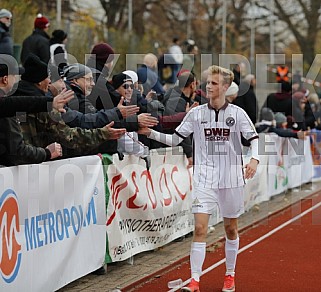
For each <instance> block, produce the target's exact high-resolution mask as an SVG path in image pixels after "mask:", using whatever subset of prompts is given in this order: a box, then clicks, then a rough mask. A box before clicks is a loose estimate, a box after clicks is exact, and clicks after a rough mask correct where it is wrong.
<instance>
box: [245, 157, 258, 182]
mask: <svg viewBox="0 0 321 292" xmlns="http://www.w3.org/2000/svg"><path fill="white" fill-rule="evenodd" d="M258 164H259V162H258V161H257V160H256V159H254V158H251V160H250V162H249V163H248V164H246V165H245V167H244V169H245V173H244V178H245V179H250V178H253V177H254V175H255V173H256V169H257V165H258Z"/></svg>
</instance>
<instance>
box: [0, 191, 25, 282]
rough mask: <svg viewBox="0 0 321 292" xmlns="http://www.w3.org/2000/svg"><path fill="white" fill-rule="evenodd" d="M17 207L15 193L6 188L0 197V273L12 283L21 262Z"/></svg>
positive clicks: (5, 279) (6, 280)
mask: <svg viewBox="0 0 321 292" xmlns="http://www.w3.org/2000/svg"><path fill="white" fill-rule="evenodd" d="M19 224H20V223H19V207H18V201H17V195H16V193H15V192H14V191H13V190H11V189H7V190H6V191H5V192H4V193H3V194H2V195H1V197H0V243H1V247H0V273H1V276H2V278H3V280H4V281H5V282H7V283H12V282H13V281H14V280H15V278H16V277H17V275H18V272H19V268H20V264H21V245H20V244H19V243H18V241H17V236H18V234H19V232H20V225H19Z"/></svg>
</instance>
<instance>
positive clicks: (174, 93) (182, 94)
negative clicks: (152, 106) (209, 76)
mask: <svg viewBox="0 0 321 292" xmlns="http://www.w3.org/2000/svg"><path fill="white" fill-rule="evenodd" d="M195 90H196V78H195V76H194V74H193V73H191V72H189V71H188V72H184V73H182V74H180V75H179V76H178V86H175V87H174V88H171V89H169V90H168V91H167V92H166V93H165V96H164V102H163V103H164V105H165V113H164V114H165V115H172V114H174V113H179V112H184V111H185V110H186V105H187V104H189V105H192V103H193V98H194V94H195Z"/></svg>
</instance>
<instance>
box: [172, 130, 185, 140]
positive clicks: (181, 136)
mask: <svg viewBox="0 0 321 292" xmlns="http://www.w3.org/2000/svg"><path fill="white" fill-rule="evenodd" d="M174 133H175V134H176V135H177V136H179V137H180V138H182V139H185V138H186V137H184V136H183V135H181V134H180V133H178V132H177V131H176V130H175V131H174Z"/></svg>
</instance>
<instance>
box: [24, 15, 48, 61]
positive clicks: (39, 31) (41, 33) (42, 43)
mask: <svg viewBox="0 0 321 292" xmlns="http://www.w3.org/2000/svg"><path fill="white" fill-rule="evenodd" d="M49 26H50V23H49V20H48V18H46V17H44V16H42V14H38V15H37V17H36V18H35V21H34V31H33V32H32V34H31V35H30V36H28V37H27V38H26V39H25V40H24V41H23V43H22V49H21V57H20V58H21V63H22V65H24V63H25V61H26V59H27V57H28V55H29V54H30V53H32V54H34V55H36V56H38V57H39V58H40V60H41V61H43V62H45V63H46V64H48V62H49V60H50V45H49V40H50V37H49V35H48V34H47V32H48V30H49Z"/></svg>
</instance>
